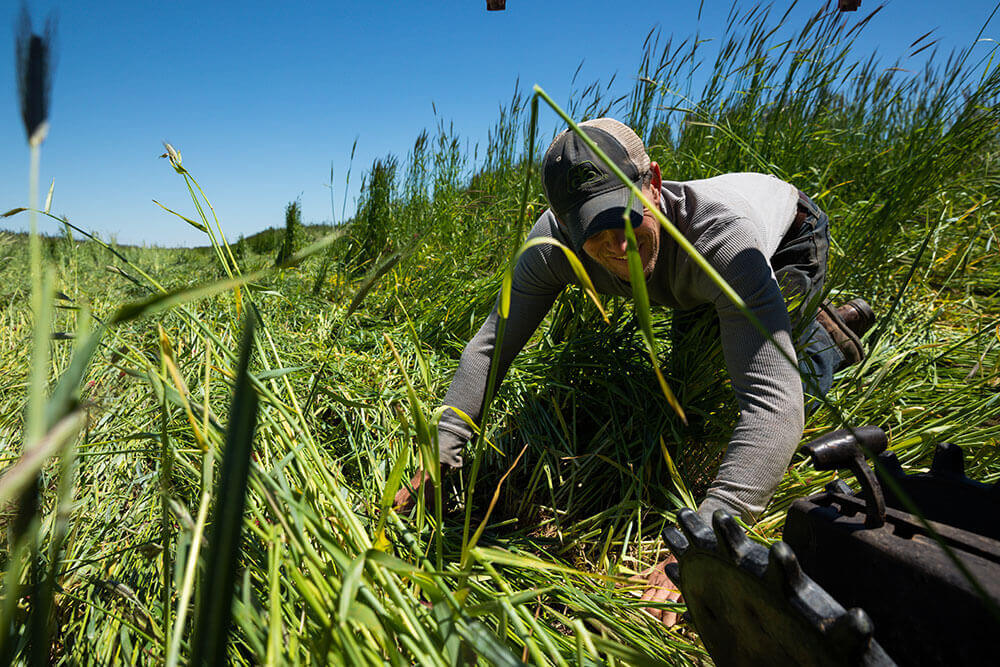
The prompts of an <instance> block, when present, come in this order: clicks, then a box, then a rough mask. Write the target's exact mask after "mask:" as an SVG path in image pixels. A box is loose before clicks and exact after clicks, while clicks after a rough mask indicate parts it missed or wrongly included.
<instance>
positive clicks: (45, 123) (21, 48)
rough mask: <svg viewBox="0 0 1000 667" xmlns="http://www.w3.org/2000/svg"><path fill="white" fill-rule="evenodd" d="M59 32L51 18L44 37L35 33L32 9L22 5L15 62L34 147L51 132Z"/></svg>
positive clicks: (29, 139) (48, 20)
mask: <svg viewBox="0 0 1000 667" xmlns="http://www.w3.org/2000/svg"><path fill="white" fill-rule="evenodd" d="M55 28H56V22H55V19H54V18H53V17H52V16H49V18H48V19H47V20H46V22H45V30H44V31H43V33H42V34H41V35H37V34H35V33H34V32H32V28H31V17H30V16H29V15H28V8H27V6H24V5H22V7H21V17H20V19H19V20H18V24H17V28H16V30H15V35H16V37H15V40H14V49H15V53H14V62H15V63H16V66H17V92H18V98H19V100H20V102H21V118H22V120H24V130H25V132H26V133H27V135H28V143H29V144H31V145H32V146H39V145H41V143H42V142H43V141H45V136H46V134H48V130H49V102H50V100H51V96H52V71H53V67H54V61H53V49H52V46H53V40H54V37H55Z"/></svg>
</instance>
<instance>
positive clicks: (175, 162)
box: [160, 141, 185, 174]
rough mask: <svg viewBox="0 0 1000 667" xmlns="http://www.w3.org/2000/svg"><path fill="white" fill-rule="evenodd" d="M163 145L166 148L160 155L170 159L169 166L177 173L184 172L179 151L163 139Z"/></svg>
mask: <svg viewBox="0 0 1000 667" xmlns="http://www.w3.org/2000/svg"><path fill="white" fill-rule="evenodd" d="M163 147H164V148H166V149H167V152H166V153H164V154H163V155H161V156H160V157H165V158H167V159H168V160H170V166H171V167H173V168H174V171H176V172H177V173H178V174H183V173H185V169H184V167H182V166H181V152H180V151H179V150H177V149H176V148H174V147H173V146H171V145H170V143H169V142H167V141H164V142H163Z"/></svg>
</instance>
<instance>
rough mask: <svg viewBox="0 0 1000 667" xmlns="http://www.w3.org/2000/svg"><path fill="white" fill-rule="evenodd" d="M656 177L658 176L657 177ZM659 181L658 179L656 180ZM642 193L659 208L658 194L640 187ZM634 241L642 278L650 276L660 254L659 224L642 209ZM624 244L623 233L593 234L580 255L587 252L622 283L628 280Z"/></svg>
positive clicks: (609, 231)
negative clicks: (640, 220) (637, 251)
mask: <svg viewBox="0 0 1000 667" xmlns="http://www.w3.org/2000/svg"><path fill="white" fill-rule="evenodd" d="M657 175H658V174H657ZM656 180H659V179H656ZM642 193H643V194H644V195H646V199H648V200H649V201H651V202H652V203H653V205H654V206H659V205H660V190H659V188H658V187H656V188H654V187H653V185H652V184H647V185H646V186H644V187H643V189H642ZM633 231H634V232H635V240H636V242H637V243H638V246H639V248H638V249H639V260H640V262H641V263H642V272H643V275H645V276H649V274H651V273H652V272H653V269H654V268H655V267H656V257H657V255H658V254H659V251H660V223H659V222H657V221H656V218H654V217H653V213H652V212H651V211H650V210H649V209H647V208H644V209H643V211H642V224H641V225H639V226H638V227H634V228H633ZM626 247H627V241H626V238H625V229H624V228H621V229H605V230H604V231H601V232H598V233H597V234H594V235H593V236H591V237H590V238H588V239H587V240H586V241H584V243H583V251H584V252H586V253H587V254H588V255H590V256H591V258H592V259H593V260H594V261H596V262H597V263H598V264H600V265H601V266H603V267H604V268H606V269H607V270H608V271H610V272H611V273H613V274H614V275H616V276H618V277H619V278H621V279H622V280H626V281H627V280H628V279H629V275H628V258H627V256H626V253H625V249H626Z"/></svg>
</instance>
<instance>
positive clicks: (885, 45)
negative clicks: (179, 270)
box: [0, 0, 1000, 245]
mask: <svg viewBox="0 0 1000 667" xmlns="http://www.w3.org/2000/svg"><path fill="white" fill-rule="evenodd" d="M3 4H4V7H3V9H0V26H2V25H6V26H9V28H8V30H7V31H6V32H5V31H3V30H0V36H3V35H6V36H5V37H3V40H4V41H7V44H8V46H7V47H5V48H0V119H2V120H0V211H3V210H7V209H9V208H13V207H15V206H21V205H25V204H26V203H27V165H28V150H27V146H26V142H25V138H24V130H23V127H22V125H21V123H20V116H19V112H18V107H17V100H16V94H15V92H16V86H15V81H14V65H13V32H12V28H13V25H14V23H15V20H16V18H17V16H18V14H19V4H18V2H16V1H11V2H8V3H3ZM744 4H745V5H746V6H748V7H749V6H750V5H749V3H744ZM823 4H824V3H823V1H822V0H803V1H800V2H799V3H798V6H797V9H796V13H795V14H794V16H796V17H803V16H805V15H806V14H808V13H811V12H812V11H814V10H815V9H816V8H818V7H820V6H821V5H823ZM885 4H886V7H885V9H884V10H883V11H882V12H881V13H880V15H879V16H877V17H876V18H875V19H874V20H873V21H872V22H871V23H870V24H869V26H868V27H867V29H866V31H865V32H864V33H863V37H862V40H861V49H860V50H859V52H860V51H871V50H873V49H878V51H879V53H880V54H882V57H883V59H884V60H885V61H886V62H887V63H888V62H890V61H894V60H896V59H897V58H905V57H906V55H907V54H908V50H907V47H908V45H909V44H910V43H911V42H912V41H913V40H915V39H916V38H917V37H919V36H920V35H922V34H923V33H925V32H927V31H929V30H932V29H933V30H934V37H936V38H938V39H939V40H940V45H941V48H942V49H943V50H944V51H945V52H947V51H949V50H950V49H952V48H956V47H963V46H966V45H968V44H970V43H971V42H972V41H973V40H974V39H975V37H976V35H977V33H978V32H979V30H980V28H981V27H982V25H983V24H984V22H985V21H986V18H987V17H988V16H989V15H990V13H991V12H992V11H993V8H994V6H995V0H988V1H987V0H954V1H952V2H948V3H943V2H939V1H933V0H890V1H889V2H887V3H885ZM730 5H731V3H730V2H722V1H715V0H704V3H703V6H702V7H701V20H700V22H699V20H698V12H699V3H698V2H696V1H695V0H686V1H683V2H677V1H675V2H655V3H646V4H645V5H643V4H636V5H631V4H629V5H619V4H617V3H608V2H606V1H598V0H573V1H572V2H570V1H569V0H508V2H507V9H506V11H503V12H487V11H486V8H485V6H486V3H485V0H461V1H458V0H452V1H438V2H434V1H427V0H423V1H420V0H409V1H405V2H403V1H400V0H382V1H374V0H372V1H369V2H338V1H333V0H329V1H327V2H324V3H300V2H283V3H279V2H250V1H244V2H241V3H239V4H236V3H228V2H215V3H212V2H207V3H206V2H203V1H202V2H192V1H188V0H160V1H158V2H151V1H149V0H131V1H129V2H99V1H96V2H95V1H89V2H83V1H70V0H63V1H62V2H57V1H52V0H50V1H37V2H32V3H30V5H29V10H30V12H31V14H32V18H33V20H34V23H35V27H36V29H37V28H38V27H39V26H40V25H41V23H42V21H43V19H44V17H45V16H46V15H47V14H48V13H49V11H50V10H52V9H55V10H56V12H57V14H58V37H57V48H58V51H57V54H58V62H57V68H56V73H55V81H54V89H53V96H52V97H53V102H52V112H51V116H50V118H51V124H52V127H51V130H50V132H49V137H48V140H47V141H46V143H45V146H44V148H43V153H42V182H43V185H44V187H43V190H44V188H47V185H48V183H49V182H50V181H51V180H52V179H53V178H54V179H55V181H56V187H55V197H54V202H53V207H52V208H53V212H54V213H57V214H60V215H63V214H65V215H66V216H68V217H69V219H70V221H71V222H74V223H75V224H77V225H79V226H81V227H83V228H85V229H88V230H94V231H96V232H98V233H99V234H100V235H101V236H102V237H105V238H109V237H112V236H114V237H115V238H117V240H118V241H119V242H121V243H150V244H153V243H156V244H162V245H201V244H204V243H205V239H204V237H203V236H202V235H201V234H200V233H199V232H198V231H196V230H195V229H193V228H191V227H189V226H188V225H186V224H185V223H183V222H182V221H180V220H177V219H176V218H173V217H172V216H170V215H169V214H167V213H165V212H163V211H162V210H160V209H159V208H158V207H157V206H156V205H155V204H153V203H152V200H153V199H157V200H159V201H161V202H163V203H164V204H165V205H166V206H169V207H171V208H175V209H177V210H180V211H181V212H183V213H185V214H188V215H191V213H192V209H191V204H190V200H189V198H188V196H187V193H186V191H185V190H184V187H183V182H182V181H181V179H180V177H179V176H177V175H176V174H175V173H174V172H173V171H172V170H171V169H170V168H169V166H168V165H167V163H166V161H165V160H159V159H157V156H158V155H160V154H161V153H162V152H163V148H162V145H161V142H162V141H163V140H168V141H170V142H171V143H172V144H173V145H174V146H175V147H177V148H178V149H179V150H180V151H181V153H182V154H183V159H184V165H185V166H186V167H187V168H188V169H189V170H190V171H191V172H192V174H194V175H195V177H196V178H197V179H198V180H199V182H200V183H201V185H202V187H203V188H204V190H205V192H206V194H207V195H208V197H209V199H210V200H211V201H212V203H213V205H214V206H215V210H216V212H217V214H218V216H219V218H220V220H221V221H222V225H223V229H224V230H225V231H226V234H227V236H228V237H229V238H230V239H235V238H236V237H237V236H239V235H240V234H251V233H253V232H256V231H258V230H260V229H263V228H265V227H268V226H275V225H281V224H282V220H283V209H284V206H285V205H286V204H287V203H288V202H289V201H290V200H292V199H295V198H296V197H301V200H302V207H303V218H304V219H305V221H306V222H320V221H324V220H329V219H330V218H331V206H330V190H329V189H328V188H327V187H326V186H325V183H327V182H328V180H329V174H330V165H331V162H332V163H333V168H334V189H335V199H336V215H337V217H338V219H339V217H340V213H341V202H342V198H343V196H344V177H345V174H346V170H347V166H348V158H349V156H350V151H351V145H352V144H353V142H354V140H355V138H356V137H357V142H358V143H357V154H356V156H355V160H354V168H353V174H352V177H351V178H352V183H351V187H350V188H348V190H347V213H348V216H350V214H351V212H352V210H353V207H354V200H355V198H356V196H357V185H358V183H359V182H360V176H361V172H362V171H364V170H365V169H366V168H367V167H369V166H370V165H371V163H372V160H373V159H374V158H376V157H379V156H383V155H385V154H387V153H393V154H395V155H397V156H399V157H400V158H404V157H405V155H406V153H407V151H408V150H409V149H410V148H411V147H412V145H413V141H414V139H415V138H416V137H417V135H418V134H419V133H420V131H421V130H422V129H425V128H426V129H428V130H431V131H433V130H434V128H435V127H436V126H437V124H438V122H439V120H441V119H443V120H445V121H446V122H452V123H454V128H455V130H456V132H457V133H458V134H459V135H460V136H461V137H462V138H463V139H464V140H467V141H468V142H469V144H470V145H471V144H475V143H477V142H478V143H480V144H481V145H482V144H484V143H485V140H486V136H487V132H488V131H489V129H490V128H491V127H492V125H493V124H494V123H495V122H496V120H497V117H498V110H499V107H500V105H501V104H503V103H506V102H507V101H508V100H510V98H511V95H512V93H513V91H514V85H515V81H516V80H517V79H518V78H520V81H521V84H522V86H523V87H526V88H527V87H530V86H531V85H532V84H534V83H538V84H539V85H541V86H542V87H543V88H545V89H546V90H547V91H548V92H550V94H552V96H553V97H554V98H555V99H556V100H557V101H559V102H561V103H562V102H565V100H566V96H567V95H568V93H569V84H570V80H571V78H572V76H573V73H574V71H575V70H576V69H577V66H578V65H580V63H581V61H583V67H582V70H581V73H580V77H579V79H578V80H579V81H583V82H590V81H593V80H595V79H600V80H602V81H606V80H608V79H609V78H610V77H611V75H612V74H614V73H616V72H617V74H618V81H619V84H620V86H619V87H620V88H621V90H622V92H624V90H625V89H626V87H627V86H628V85H629V83H630V82H631V79H632V77H633V75H634V72H635V70H636V68H637V66H638V63H639V57H640V55H641V47H642V41H643V39H644V38H645V36H646V33H647V32H648V31H649V29H650V28H651V27H653V26H659V27H660V28H661V30H662V31H663V33H664V35H665V36H666V35H670V34H673V35H674V36H675V37H676V38H678V39H682V38H684V37H688V36H690V35H693V34H695V33H696V32H698V33H699V34H700V35H701V37H703V38H711V37H716V36H718V35H719V34H720V33H721V30H722V27H723V24H724V22H725V18H726V15H727V13H728V11H729V7H730ZM774 5H775V7H780V8H782V9H783V8H784V7H785V6H786V3H782V2H775V3H774ZM877 6H878V4H877V3H875V2H873V1H872V0H863V2H862V6H861V10H860V11H859V12H857V13H856V14H855V15H854V16H853V17H851V19H850V20H857V19H858V18H860V17H862V16H864V15H865V14H867V13H868V12H870V11H871V10H872V9H874V8H875V7H877ZM776 11H777V10H776ZM997 24H998V21H997V20H994V22H993V23H992V24H990V26H989V27H988V28H987V30H986V32H985V33H984V37H998V38H1000V34H997V33H998V30H997V29H996V26H997ZM988 46H989V45H988V44H984V45H982V46H981V47H979V48H982V49H983V52H984V53H985V50H986V48H987V47H988ZM926 54H927V52H925V53H924V54H921V56H919V57H920V58H923V57H924V56H925V55H926ZM904 64H911V65H913V64H916V63H913V62H910V63H907V62H906V61H905V60H904ZM435 109H436V114H435ZM547 116H548V117H547V118H546V119H545V127H547V128H549V129H551V128H553V127H555V119H554V116H553V115H552V114H551V113H548V114H547ZM43 194H44V192H43ZM0 224H2V225H3V228H6V229H24V228H25V227H26V225H27V219H26V217H25V216H23V215H22V216H18V217H15V218H7V219H3V220H2V221H0ZM42 229H43V231H49V232H51V233H56V232H58V228H57V226H56V225H52V224H49V223H43V227H42Z"/></svg>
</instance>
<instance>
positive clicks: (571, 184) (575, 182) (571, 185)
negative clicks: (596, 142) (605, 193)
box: [566, 160, 604, 192]
mask: <svg viewBox="0 0 1000 667" xmlns="http://www.w3.org/2000/svg"><path fill="white" fill-rule="evenodd" d="M603 178H604V174H603V173H601V171H600V170H599V169H598V168H597V167H596V166H594V163H593V162H591V161H590V160H587V161H585V162H581V163H580V164H575V165H573V167H572V168H570V170H569V173H567V174H566V184H567V186H568V189H569V191H570V192H579V191H580V190H583V189H584V188H585V187H587V186H588V185H592V184H594V183H597V182H599V181H601V180H602V179H603Z"/></svg>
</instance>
